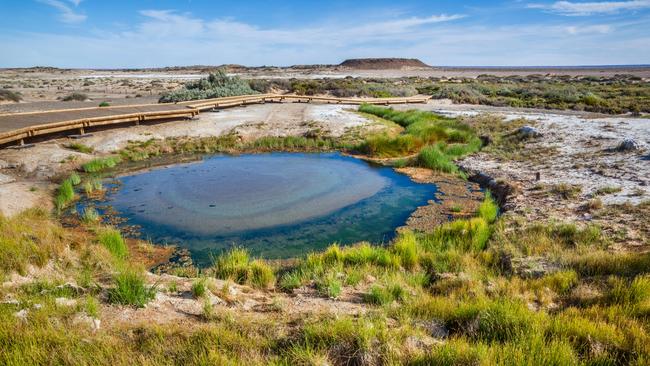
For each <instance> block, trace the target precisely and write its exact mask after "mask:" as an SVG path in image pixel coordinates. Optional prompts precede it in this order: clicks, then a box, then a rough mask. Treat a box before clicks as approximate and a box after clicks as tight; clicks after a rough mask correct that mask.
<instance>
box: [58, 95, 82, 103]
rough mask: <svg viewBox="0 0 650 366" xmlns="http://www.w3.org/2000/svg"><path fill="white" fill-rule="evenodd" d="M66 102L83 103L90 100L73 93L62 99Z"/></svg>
mask: <svg viewBox="0 0 650 366" xmlns="http://www.w3.org/2000/svg"><path fill="white" fill-rule="evenodd" d="M61 100H62V101H64V102H70V101H77V102H83V101H86V100H88V96H87V95H86V94H83V93H72V94H69V95H66V96H65V97H63V98H62V99H61Z"/></svg>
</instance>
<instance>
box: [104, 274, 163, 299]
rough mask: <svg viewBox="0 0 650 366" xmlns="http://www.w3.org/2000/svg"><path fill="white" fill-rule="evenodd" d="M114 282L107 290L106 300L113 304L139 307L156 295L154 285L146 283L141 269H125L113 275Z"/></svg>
mask: <svg viewBox="0 0 650 366" xmlns="http://www.w3.org/2000/svg"><path fill="white" fill-rule="evenodd" d="M114 283H115V287H113V288H111V289H110V290H109V291H108V301H109V302H111V303H114V304H122V305H132V306H135V307H139V308H141V307H144V306H145V305H146V304H147V303H148V302H149V301H151V300H152V299H153V298H154V297H155V296H156V287H155V286H147V285H146V282H145V279H144V275H143V274H142V271H138V270H135V269H126V270H124V271H122V272H120V273H118V274H117V275H116V276H115V278H114Z"/></svg>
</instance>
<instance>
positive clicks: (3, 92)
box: [0, 89, 23, 103]
mask: <svg viewBox="0 0 650 366" xmlns="http://www.w3.org/2000/svg"><path fill="white" fill-rule="evenodd" d="M0 100H8V101H11V102H16V103H18V102H20V101H21V100H23V96H22V95H21V94H20V93H18V92H14V91H11V90H7V89H0Z"/></svg>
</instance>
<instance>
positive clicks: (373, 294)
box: [363, 283, 407, 305]
mask: <svg viewBox="0 0 650 366" xmlns="http://www.w3.org/2000/svg"><path fill="white" fill-rule="evenodd" d="M406 296H407V292H406V290H405V289H404V287H402V285H400V284H397V283H395V284H390V285H387V286H379V285H374V286H372V287H371V288H370V291H369V292H368V293H367V294H365V295H364V296H363V299H364V301H365V302H367V303H369V304H374V305H387V304H391V303H392V302H394V301H402V300H404V299H405V298H406Z"/></svg>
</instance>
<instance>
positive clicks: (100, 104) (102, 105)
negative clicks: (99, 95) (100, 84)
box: [99, 102, 111, 107]
mask: <svg viewBox="0 0 650 366" xmlns="http://www.w3.org/2000/svg"><path fill="white" fill-rule="evenodd" d="M99 106H100V107H110V106H111V104H110V103H109V102H101V103H99Z"/></svg>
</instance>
